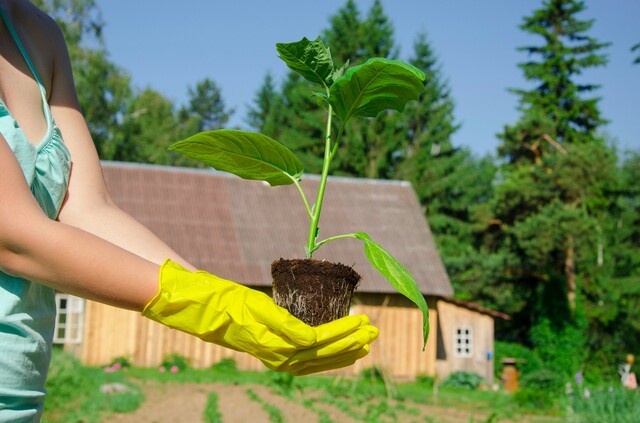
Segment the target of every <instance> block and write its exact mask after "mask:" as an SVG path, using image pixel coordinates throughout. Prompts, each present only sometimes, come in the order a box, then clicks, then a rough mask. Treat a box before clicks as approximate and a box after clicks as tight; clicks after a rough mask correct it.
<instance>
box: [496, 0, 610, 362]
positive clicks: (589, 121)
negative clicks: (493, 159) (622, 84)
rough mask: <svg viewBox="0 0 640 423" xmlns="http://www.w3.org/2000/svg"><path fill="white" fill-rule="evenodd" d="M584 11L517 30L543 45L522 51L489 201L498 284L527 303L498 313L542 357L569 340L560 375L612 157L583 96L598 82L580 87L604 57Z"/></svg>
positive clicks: (562, 2)
mask: <svg viewBox="0 0 640 423" xmlns="http://www.w3.org/2000/svg"><path fill="white" fill-rule="evenodd" d="M584 9H585V6H584V2H582V1H579V0H549V1H545V2H544V4H543V6H542V7H541V8H540V9H538V10H536V11H534V12H533V14H532V15H531V16H529V17H526V18H525V19H524V22H523V24H522V25H521V28H522V29H523V30H524V31H526V32H529V33H531V34H534V35H539V36H541V37H542V38H543V40H544V44H542V45H540V46H528V47H523V48H521V49H520V50H521V51H525V52H527V53H529V55H530V56H532V58H531V60H529V61H527V62H525V63H522V64H521V65H520V68H521V69H522V70H523V72H524V75H525V78H526V79H528V80H529V81H532V82H533V83H534V84H535V87H534V88H533V89H531V90H522V89H519V90H514V92H515V93H516V94H518V95H519V97H520V107H519V109H520V111H521V113H522V116H521V118H520V120H519V121H518V122H517V123H516V124H515V125H513V126H506V127H505V129H504V132H503V133H502V134H500V138H501V139H502V145H501V146H500V147H499V153H500V154H501V156H502V158H503V159H504V161H505V165H504V167H503V168H502V172H501V179H502V183H501V184H500V185H498V186H497V187H496V189H495V195H494V198H493V211H494V213H495V220H494V222H496V225H495V227H496V228H498V229H499V230H498V231H496V232H495V233H494V234H493V235H492V237H493V240H494V241H493V242H496V243H498V245H499V247H498V248H499V249H500V250H501V251H503V252H504V254H503V256H502V257H503V258H504V268H505V270H504V273H503V274H502V281H503V282H504V283H505V286H508V285H509V284H510V285H511V287H512V289H513V291H519V292H520V293H519V294H518V295H517V296H518V297H519V298H523V299H527V300H526V301H523V302H521V303H520V304H519V305H515V304H511V305H510V306H511V307H510V309H509V310H505V311H507V312H511V313H513V314H515V317H516V319H515V325H520V326H521V327H522V326H524V327H527V326H529V325H533V330H532V332H531V336H532V340H533V342H534V344H536V346H537V347H539V348H541V350H540V353H541V354H543V355H544V354H547V355H546V356H545V357H544V358H547V359H549V360H551V361H553V360H555V359H556V358H558V357H554V354H553V352H550V351H549V350H544V349H543V346H544V345H546V343H550V344H549V345H552V344H553V342H556V341H557V340H559V339H563V340H564V341H563V342H566V344H567V345H566V346H567V348H568V349H570V351H571V352H568V353H567V354H571V355H572V356H573V361H572V362H571V365H570V366H569V365H568V364H567V363H564V362H561V361H556V362H555V363H556V369H557V370H558V371H565V372H570V371H575V370H577V369H576V368H575V367H576V366H577V365H578V364H577V363H578V362H579V360H580V359H581V357H580V351H581V348H580V346H581V345H583V343H584V341H585V338H584V336H585V331H586V323H585V315H584V312H583V307H582V306H581V304H582V303H583V301H584V296H583V294H584V287H585V286H586V285H588V284H589V283H591V281H590V278H591V277H592V272H590V270H591V264H589V257H590V256H591V255H592V253H593V251H594V250H595V248H596V246H597V243H598V242H599V241H598V237H597V233H598V225H599V223H598V222H599V218H600V217H601V216H602V213H603V211H604V210H606V207H607V202H608V199H607V197H606V190H607V182H606V181H607V175H610V174H611V172H612V169H613V165H614V158H615V157H614V155H613V154H612V152H611V151H610V150H609V149H608V148H607V146H606V145H605V142H604V140H603V139H602V138H600V137H599V136H598V134H597V130H598V128H599V127H600V126H601V125H602V124H603V123H605V120H604V119H603V118H602V117H601V115H600V111H599V109H598V98H584V97H583V96H584V95H585V94H588V93H591V92H592V91H593V90H595V89H596V88H597V86H595V85H593V84H583V83H578V82H577V77H578V76H580V75H581V74H582V73H583V71H584V70H586V69H589V68H591V67H594V66H602V65H604V64H606V61H607V60H606V57H605V56H604V55H603V54H601V53H600V51H601V50H602V49H603V48H605V47H606V46H607V45H608V44H606V43H600V42H598V41H597V40H595V39H593V38H592V37H589V36H588V35H586V34H585V33H586V32H587V31H588V30H589V29H590V28H591V26H592V24H593V20H580V19H578V18H577V16H576V15H578V14H579V13H580V12H582V11H584ZM551 299H553V301H551ZM506 306H507V307H509V305H506ZM552 341H553V342H552ZM553 345H555V344H553ZM545 351H546V352H545ZM567 366H569V367H571V368H566V367H567Z"/></svg>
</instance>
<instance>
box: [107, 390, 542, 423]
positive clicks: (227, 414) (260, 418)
mask: <svg viewBox="0 0 640 423" xmlns="http://www.w3.org/2000/svg"><path fill="white" fill-rule="evenodd" d="M140 388H141V389H142V391H143V393H144V395H145V401H144V403H143V404H142V405H141V406H140V407H139V408H138V409H137V410H136V411H134V412H133V413H126V414H118V413H116V414H111V415H110V416H108V418H106V419H104V420H103V421H104V422H106V423H182V422H185V423H198V422H203V421H204V419H203V416H204V410H205V408H206V405H207V401H208V398H209V394H210V393H211V392H216V393H217V394H218V411H219V412H220V414H221V415H222V421H223V422H224V423H268V422H269V421H270V420H269V414H268V412H267V411H265V409H264V408H263V406H262V405H261V404H260V403H259V402H257V401H255V400H252V399H251V398H250V397H249V394H248V392H249V391H253V392H254V393H255V394H256V395H257V397H258V398H259V399H260V402H262V403H264V404H268V405H269V406H271V407H273V408H274V409H276V410H279V412H280V413H281V415H282V417H283V420H284V421H285V422H295V423H298V422H301V423H319V420H320V413H324V414H326V416H327V417H328V418H329V419H330V421H332V422H336V423H357V420H355V419H354V418H352V417H351V416H349V415H348V414H346V413H344V412H342V411H341V410H339V409H337V408H336V407H333V406H331V405H329V404H326V403H322V402H319V401H313V405H312V407H310V408H307V407H305V406H303V405H302V404H301V403H300V400H296V401H294V400H291V399H289V398H287V397H284V396H282V395H279V394H277V393H275V392H274V391H273V390H272V389H271V388H269V387H267V386H263V385H224V384H221V383H213V384H193V383H186V384H180V383H158V382H143V383H141V384H140ZM305 398H307V399H313V398H314V395H313V394H311V393H310V394H308V395H306V396H305ZM377 405H378V404H374V403H367V404H362V405H360V406H359V408H358V409H357V410H356V411H358V413H359V414H360V415H364V414H366V408H367V407H369V408H373V407H376V406H377ZM312 408H313V409H312ZM404 409H405V411H403V412H400V413H399V414H397V415H395V417H394V418H385V419H381V420H380V422H381V423H382V422H402V423H405V422H406V423H411V422H424V421H429V422H437V423H467V422H469V421H485V420H486V419H487V418H488V417H489V416H488V415H487V414H486V413H471V412H470V411H468V410H464V409H461V408H446V407H437V406H427V405H421V404H406V406H405V407H404ZM501 421H505V420H501ZM527 421H529V422H534V421H538V420H529V419H527Z"/></svg>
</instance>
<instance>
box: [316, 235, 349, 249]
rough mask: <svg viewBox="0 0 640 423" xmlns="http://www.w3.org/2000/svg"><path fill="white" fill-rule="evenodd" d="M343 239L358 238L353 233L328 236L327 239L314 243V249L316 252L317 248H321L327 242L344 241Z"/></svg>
mask: <svg viewBox="0 0 640 423" xmlns="http://www.w3.org/2000/svg"><path fill="white" fill-rule="evenodd" d="M345 238H358V237H357V236H356V234H355V233H350V234H343V235H335V236H330V237H329V238H326V239H323V240H322V241H320V242H318V243H316V246H315V248H316V250H317V249H318V248H320V247H322V246H323V245H324V244H326V243H328V242H331V241H335V240H336V239H345Z"/></svg>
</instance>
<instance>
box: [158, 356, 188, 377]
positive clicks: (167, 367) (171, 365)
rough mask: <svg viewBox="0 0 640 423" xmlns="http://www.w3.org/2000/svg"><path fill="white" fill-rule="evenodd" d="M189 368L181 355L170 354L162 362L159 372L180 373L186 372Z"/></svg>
mask: <svg viewBox="0 0 640 423" xmlns="http://www.w3.org/2000/svg"><path fill="white" fill-rule="evenodd" d="M187 366H188V362H187V359H186V358H184V357H182V356H181V355H179V354H169V355H167V356H166V357H165V358H164V360H162V363H160V367H159V368H158V371H160V372H161V373H164V372H169V373H178V372H179V371H182V370H185V369H186V368H187Z"/></svg>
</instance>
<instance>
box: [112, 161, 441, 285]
mask: <svg viewBox="0 0 640 423" xmlns="http://www.w3.org/2000/svg"><path fill="white" fill-rule="evenodd" d="M102 165H103V173H104V177H105V181H106V183H107V187H108V189H109V192H110V194H111V196H112V198H113V200H114V201H115V202H116V204H118V205H119V206H120V207H121V208H122V209H123V210H125V211H126V212H128V213H129V214H131V215H132V216H133V217H135V218H136V219H138V220H139V221H140V222H142V223H143V224H144V225H145V226H147V227H148V228H149V229H151V230H152V231H153V232H154V233H155V234H156V235H158V236H159V237H160V238H161V239H162V240H163V241H165V242H166V243H167V244H168V245H170V246H171V247H172V248H173V249H174V250H176V251H177V252H178V253H179V254H180V255H181V256H183V257H184V258H185V259H187V260H188V261H190V262H191V263H193V264H194V265H195V266H197V267H198V268H201V269H205V270H207V271H209V272H211V273H214V274H216V275H218V276H220V277H223V278H227V279H232V280H234V281H237V282H240V283H243V284H246V285H251V286H270V285H271V274H270V270H271V262H272V261H273V260H275V259H278V258H281V257H283V258H302V257H304V256H305V250H304V246H305V245H306V240H307V234H308V218H307V214H306V211H305V208H304V204H303V202H302V201H301V198H300V194H299V192H298V190H297V189H296V188H295V187H294V186H292V185H290V186H284V187H271V186H269V185H268V184H266V183H263V182H261V181H247V180H243V179H240V178H238V177H236V176H233V175H229V174H226V173H220V172H216V171H214V170H202V169H190V168H178V167H167V166H155V165H142V164H132V163H118V162H103V163H102ZM318 183H319V177H317V176H314V175H305V176H304V178H303V181H302V187H303V189H304V191H305V193H306V194H307V196H308V202H309V204H310V205H311V204H313V201H314V199H315V193H316V189H317V187H318ZM319 227H320V239H324V238H327V237H329V236H333V235H339V234H346V233H351V232H366V233H368V234H369V235H370V236H371V238H372V239H373V240H374V241H376V242H377V243H379V244H380V245H381V246H382V247H383V248H385V249H386V250H387V251H388V252H389V253H390V254H391V255H393V256H394V257H395V258H397V259H398V260H399V261H400V262H401V263H402V264H403V265H404V266H405V267H406V268H407V270H409V272H411V274H412V275H413V276H414V278H415V279H416V281H417V282H418V285H419V287H420V290H421V292H422V293H423V294H425V295H438V296H451V295H453V288H452V287H451V283H450V281H449V278H448V276H447V273H446V271H445V269H444V266H443V264H442V261H441V259H440V256H439V255H438V252H437V250H436V246H435V243H434V241H433V236H432V234H431V231H430V229H429V226H428V224H427V222H426V220H425V219H424V216H423V214H422V210H421V208H420V205H419V203H418V201H417V199H416V196H415V193H414V191H413V189H412V187H411V185H410V184H409V183H407V182H398V181H381V180H370V179H355V178H335V177H332V178H329V182H328V184H327V189H326V194H325V200H324V205H323V210H322V214H321V220H320V225H319ZM314 258H317V259H326V260H331V261H338V262H341V263H344V264H347V265H353V266H354V269H355V270H356V271H357V272H358V273H360V275H361V276H362V281H361V283H360V287H359V288H358V292H363V293H364V292H370V293H389V292H395V291H394V290H393V288H392V287H391V286H390V285H389V283H388V282H387V281H386V279H384V277H382V276H381V275H380V274H379V273H378V272H377V271H376V270H375V269H373V268H372V267H371V265H370V264H369V262H368V260H367V258H366V256H365V254H364V251H363V248H362V241H359V240H356V239H346V240H338V241H335V242H330V243H328V244H326V245H324V246H323V247H321V248H320V249H319V250H318V251H317V252H316V253H314Z"/></svg>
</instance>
